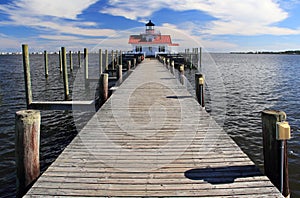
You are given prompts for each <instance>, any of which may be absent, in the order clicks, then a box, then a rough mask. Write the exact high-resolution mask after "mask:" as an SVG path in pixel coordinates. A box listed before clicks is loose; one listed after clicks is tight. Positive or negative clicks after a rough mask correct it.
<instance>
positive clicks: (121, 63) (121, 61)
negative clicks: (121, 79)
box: [120, 51, 123, 65]
mask: <svg viewBox="0 0 300 198" xmlns="http://www.w3.org/2000/svg"><path fill="white" fill-rule="evenodd" d="M120 65H123V56H122V51H120Z"/></svg>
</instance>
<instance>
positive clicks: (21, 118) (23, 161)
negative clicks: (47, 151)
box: [15, 110, 41, 197]
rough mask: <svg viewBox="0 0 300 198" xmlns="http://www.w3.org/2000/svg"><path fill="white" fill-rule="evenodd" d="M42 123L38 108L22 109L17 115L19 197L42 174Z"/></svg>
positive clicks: (16, 138)
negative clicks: (40, 149)
mask: <svg viewBox="0 0 300 198" xmlns="http://www.w3.org/2000/svg"><path fill="white" fill-rule="evenodd" d="M40 123H41V115H40V111H37V110H22V111H18V112H16V115H15V135H16V137H15V152H16V168H17V197H22V196H23V195H24V194H25V193H26V191H27V190H28V187H29V186H30V185H31V184H32V182H34V181H35V180H36V179H37V178H38V176H39V175H40V158H39V148H40Z"/></svg>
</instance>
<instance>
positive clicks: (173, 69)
mask: <svg viewBox="0 0 300 198" xmlns="http://www.w3.org/2000/svg"><path fill="white" fill-rule="evenodd" d="M174 66H175V63H174V60H172V62H171V73H172V74H173V75H174V74H175V68H174Z"/></svg>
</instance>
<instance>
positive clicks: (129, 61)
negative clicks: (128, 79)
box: [127, 60, 131, 71]
mask: <svg viewBox="0 0 300 198" xmlns="http://www.w3.org/2000/svg"><path fill="white" fill-rule="evenodd" d="M127 70H128V71H130V70H131V60H128V61H127Z"/></svg>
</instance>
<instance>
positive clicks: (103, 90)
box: [99, 73, 108, 105]
mask: <svg viewBox="0 0 300 198" xmlns="http://www.w3.org/2000/svg"><path fill="white" fill-rule="evenodd" d="M99 91H100V93H99V96H100V100H101V101H100V103H101V105H102V104H104V103H105V102H106V100H107V99H108V74H107V73H102V74H101V76H100V82H99Z"/></svg>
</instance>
